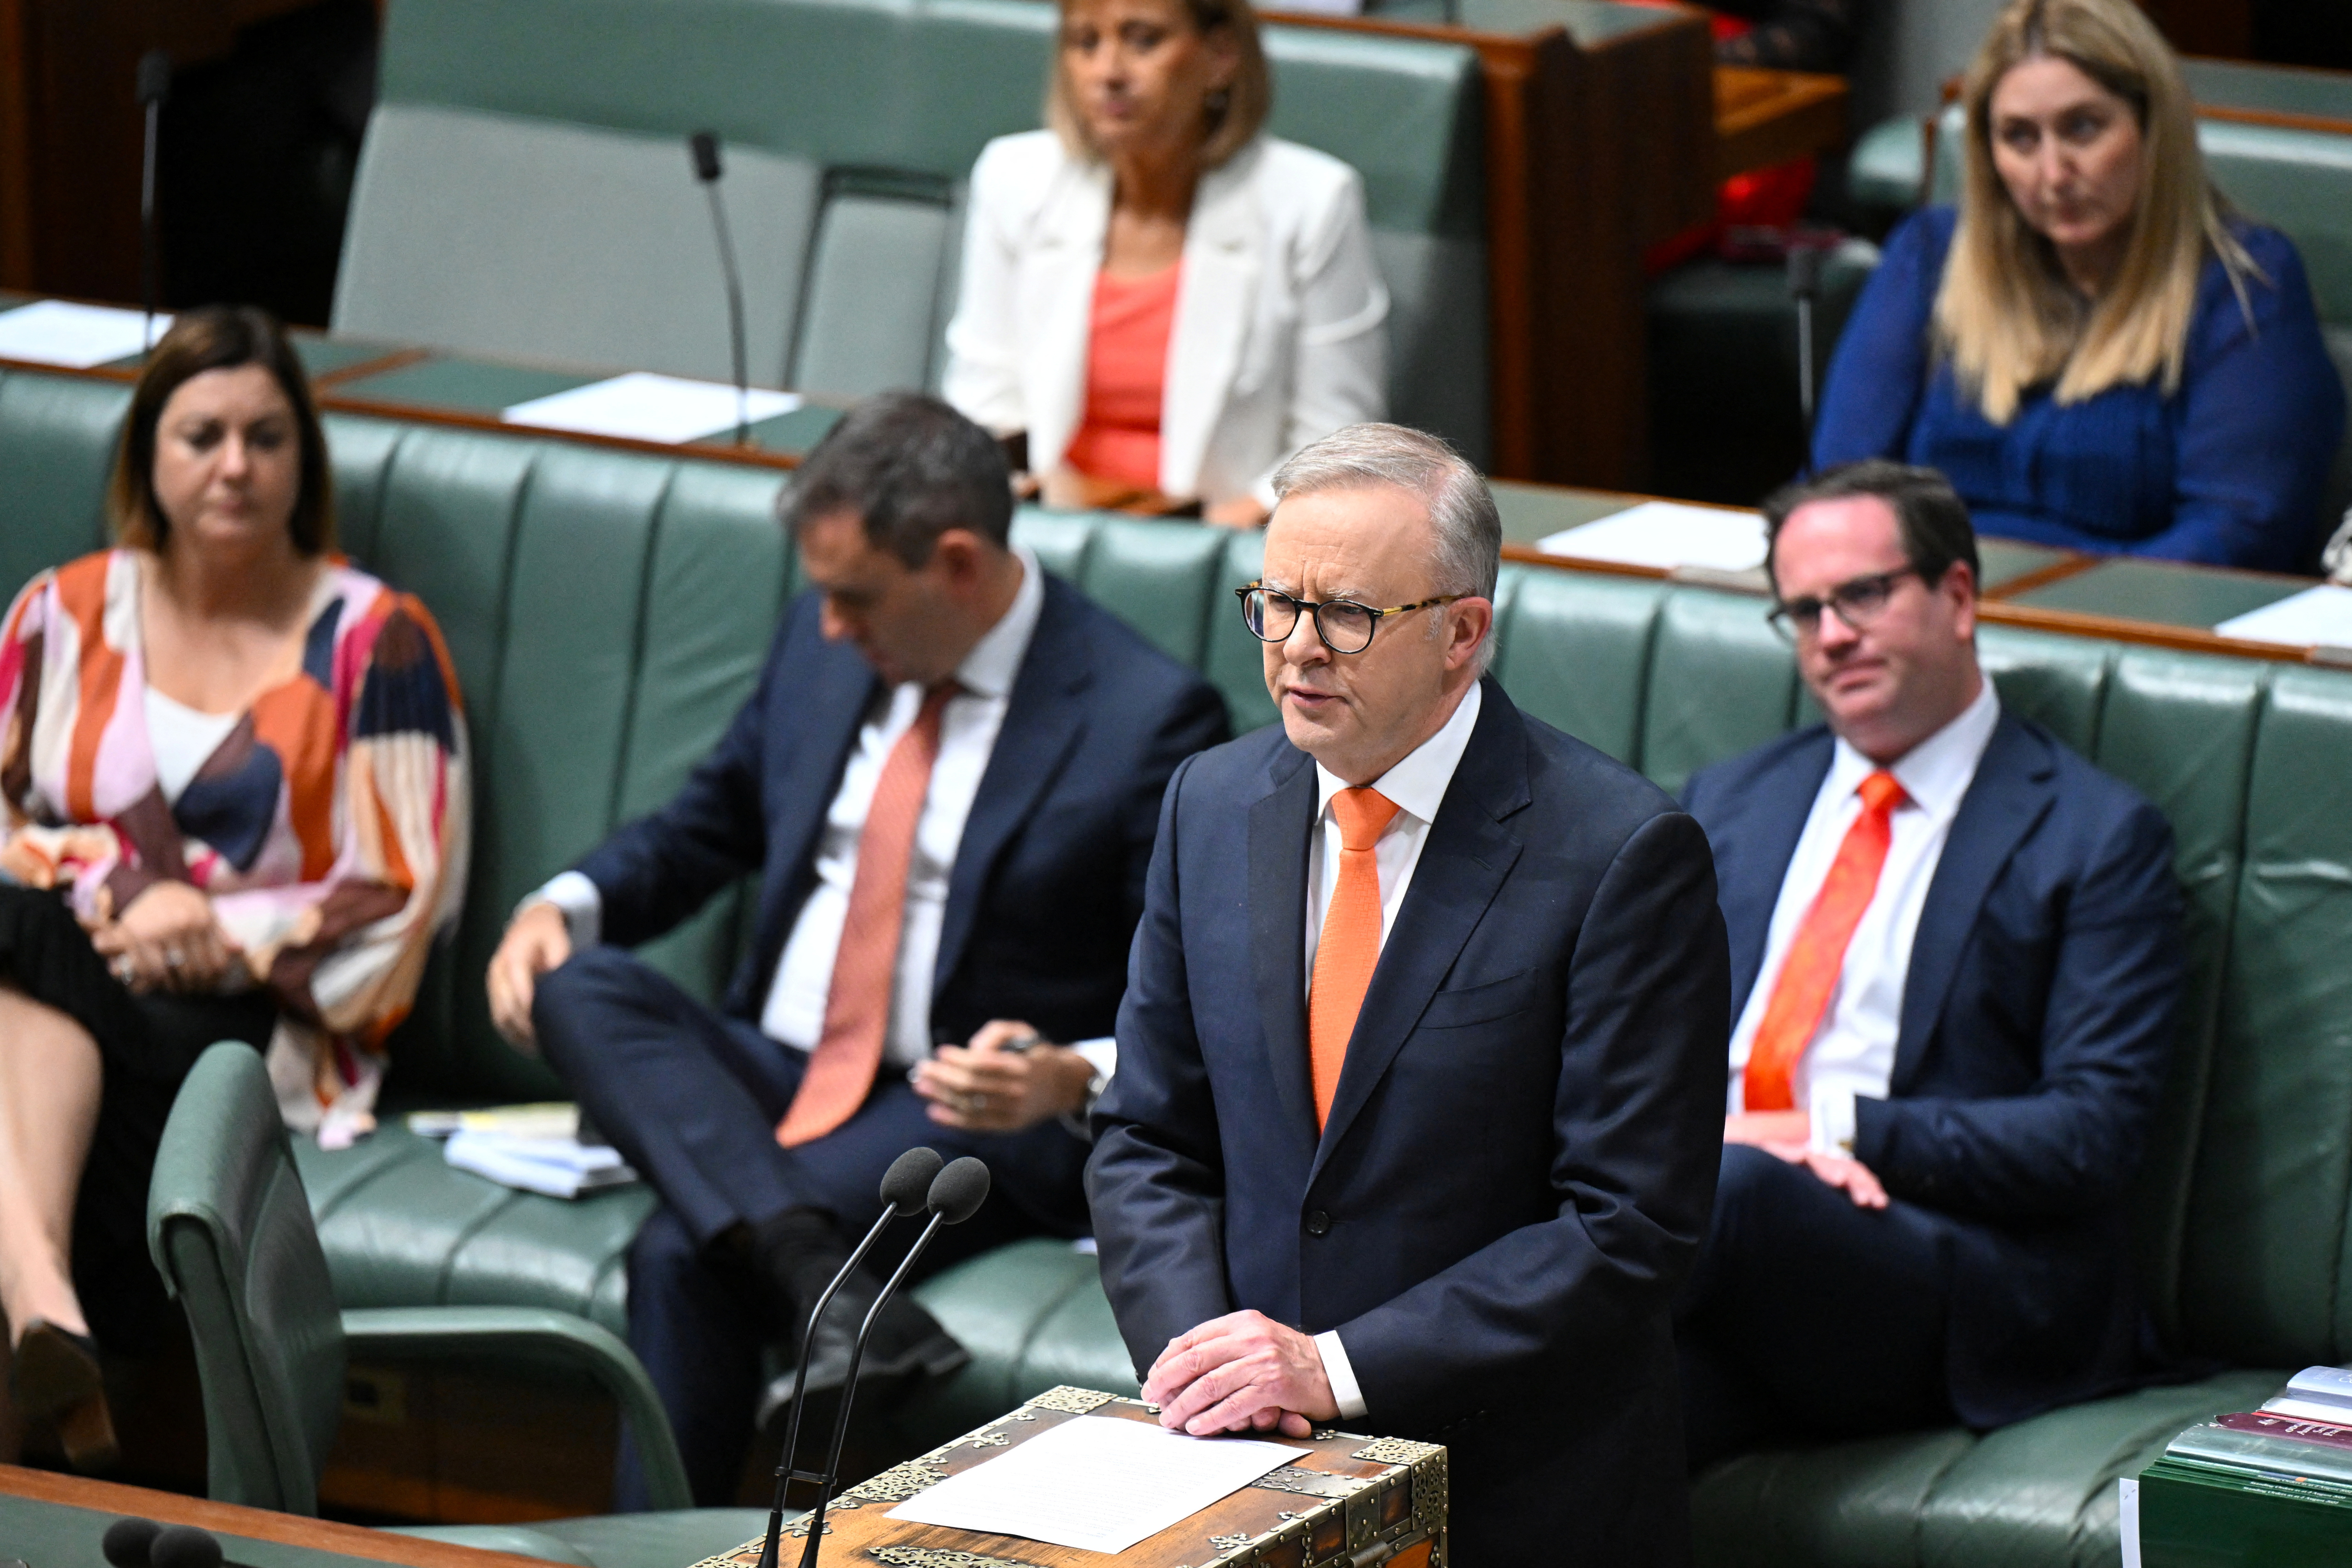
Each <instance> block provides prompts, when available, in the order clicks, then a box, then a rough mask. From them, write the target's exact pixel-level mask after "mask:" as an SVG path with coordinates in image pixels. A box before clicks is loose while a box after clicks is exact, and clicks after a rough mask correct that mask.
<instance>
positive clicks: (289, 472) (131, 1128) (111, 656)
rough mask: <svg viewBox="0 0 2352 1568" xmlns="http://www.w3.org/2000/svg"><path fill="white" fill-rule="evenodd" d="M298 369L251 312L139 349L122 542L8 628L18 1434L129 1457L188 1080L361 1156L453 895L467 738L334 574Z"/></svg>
mask: <svg viewBox="0 0 2352 1568" xmlns="http://www.w3.org/2000/svg"><path fill="white" fill-rule="evenodd" d="M107 510H108V512H109V514H110V521H111V522H112V525H113V530H114V535H115V539H116V541H117V543H116V545H115V547H114V548H113V549H111V550H105V551H100V552H96V553H94V554H90V555H86V556H83V557H82V558H81V559H79V560H78V561H74V562H70V563H67V564H66V565H63V566H60V567H58V568H56V569H55V570H54V571H49V572H44V573H42V574H40V575H38V576H37V577H35V578H34V579H33V580H32V582H31V583H29V584H26V586H25V588H24V590H23V592H21V593H20V594H18V595H16V602H15V604H14V605H11V606H10V608H9V610H8V613H7V617H6V619H5V622H0V1310H5V1315H6V1319H7V1321H8V1323H9V1324H10V1326H11V1330H12V1338H11V1340H10V1346H11V1350H12V1352H13V1353H12V1355H11V1358H10V1363H11V1364H10V1367H9V1379H8V1387H9V1392H10V1395H11V1403H12V1404H13V1405H15V1406H16V1414H17V1415H18V1416H19V1418H20V1419H26V1420H29V1421H33V1422H41V1421H47V1422H52V1423H54V1424H55V1426H56V1428H57V1432H58V1437H59V1439H60V1440H61V1442H62V1444H63V1446H64V1447H65V1450H66V1453H67V1456H68V1458H69V1459H70V1460H71V1461H72V1462H73V1463H74V1464H76V1465H77V1466H78V1467H81V1468H91V1467H95V1466H98V1465H102V1464H104V1463H106V1462H108V1461H109V1460H110V1458H111V1457H112V1455H113V1453H114V1451H115V1442H114V1434H113V1428H112V1422H111V1418H110V1415H109V1414H108V1411H107V1408H106V1400H105V1394H104V1390H103V1387H102V1385H101V1384H100V1377H99V1361H98V1348H99V1346H100V1345H101V1344H103V1345H106V1346H107V1347H108V1348H110V1349H113V1350H121V1351H124V1352H133V1353H136V1352H141V1351H143V1350H145V1349H146V1348H148V1346H149V1345H150V1344H151V1343H152V1340H153V1338H154V1336H155V1334H156V1332H157V1331H158V1330H159V1329H160V1327H161V1326H162V1323H163V1321H164V1314H165V1312H166V1310H167V1304H166V1301H165V1299H164V1296H163V1286H162V1282H161V1280H160V1279H158V1278H157V1276H156V1274H155V1271H154V1268H153V1267H152V1264H151V1263H150V1261H149V1259H148V1257H147V1250H146V1241H145V1237H144V1234H143V1233H144V1223H145V1213H146V1199H147V1184H148V1178H149V1175H150V1173H151V1172H152V1168H153V1163H154V1153H155V1147H156V1143H157V1141H158V1140H159V1138H160V1137H161V1135H162V1132H163V1121H164V1118H165V1116H166V1115H167V1114H168V1113H169V1111H170V1110H171V1104H172V1099H173V1094H174V1093H175V1092H176V1091H177V1089H178V1087H179V1084H180V1080H181V1079H182V1078H183V1077H184V1076H185V1074H186V1072H187V1069H188V1068H189V1066H190V1065H191V1064H192V1063H193V1062H194V1059H195V1057H196V1055H197V1054H198V1053H199V1052H201V1051H202V1050H203V1049H204V1048H205V1047H206V1046H209V1045H211V1044H212V1043H214V1042H215V1041H216V1040H222V1039H241V1040H245V1041H247V1042H249V1043H251V1044H252V1045H253V1046H254V1047H257V1048H258V1049H261V1050H264V1051H266V1052H267V1053H268V1060H269V1066H270V1071H271V1076H272V1078H273V1079H274V1080H275V1082H276V1083H277V1085H278V1096H279V1102H280V1105H281V1108H282V1109H283V1110H284V1111H285V1113H286V1117H287V1121H288V1122H289V1125H290V1126H293V1127H295V1128H297V1129H299V1130H302V1131H311V1132H315V1133H316V1134H317V1135H318V1136H319V1137H320V1141H321V1142H326V1143H330V1144H333V1143H338V1142H348V1141H349V1140H350V1139H351V1138H352V1137H353V1136H356V1135H357V1134H358V1133H360V1132H362V1131H366V1130H367V1128H368V1127H369V1126H370V1125H372V1117H371V1108H372V1106H373V1099H374V1093H375V1088H376V1084H377V1082H378V1080H379V1079H381V1077H382V1073H383V1041H384V1037H386V1035H388V1034H389V1033H390V1032H391V1030H392V1028H393V1026H394V1025H395V1024H397V1023H398V1022H399V1020H400V1019H401V1017H402V1016H404V1014H405V1013H406V1011H407V1008H408V1005H409V1002H410V1000H411V998H412V997H413V996H414V995H415V990H416V983H417V978H418V975H419V973H420V972H421V971H422V970H423V968H424V965H425V958H426V955H427V952H428V951H429V949H430V948H431V945H432V942H433V937H434V933H435V932H436V931H437V930H438V929H440V928H441V927H442V926H443V925H444V924H445V923H446V921H447V920H448V919H449V917H450V916H451V915H452V914H453V913H454V912H455V910H456V908H457V900H458V897H459V895H460V892H461V890H462V884H463V881H464V858H465V847H466V826H467V776H466V767H465V761H464V758H465V742H464V719H463V712H462V710H461V708H460V705H459V701H458V697H457V682H456V679H455V677H454V675H453V674H452V671H451V669H450V666H449V660H448V656H447V654H446V651H445V650H444V649H443V647H442V646H441V638H440V634H439V631H438V630H437V629H436V627H435V626H434V624H433V621H432V617H431V616H428V615H427V614H426V613H425V608H424V606H423V605H419V604H418V603H417V602H416V601H415V600H414V599H412V598H410V597H408V596H407V595H403V594H398V593H394V591H393V590H391V589H389V588H387V587H386V586H385V585H384V584H382V583H380V582H378V581H376V580H375V579H374V578H373V577H370V576H368V575H367V574H364V573H362V572H360V571H358V570H356V569H354V568H353V567H352V566H351V565H350V564H349V563H347V562H345V561H344V560H343V559H342V558H341V557H340V556H338V555H337V554H336V553H335V552H334V518H333V504H332V499H331V475H330V472H329V469H328V465H327V458H326V445H325V440H324V437H323V436H322V435H321V433H320V426H319V420H318V416H317V415H316V413H315V412H314V411H313V409H312V407H311V405H310V393H309V389H308V386H307V384H306V383H305V380H304V376H303V373H302V368H301V364H300V362H299V360H298V359H296V357H295V356H294V353H293V351H292V349H291V347H290V346H289V343H288V342H287V340H286V338H285V335H284V333H283V332H282V331H281V330H280V329H279V327H278V324H277V323H276V322H275V321H272V320H271V319H270V318H269V317H268V316H267V315H265V314H264V313H262V312H260V311H258V310H235V309H227V308H216V309H212V310H197V311H191V312H188V313H187V314H184V315H183V316H182V317H181V318H180V320H179V321H178V323H177V324H176V325H174V326H173V329H172V331H170V332H169V333H167V334H166V335H165V336H164V338H163V341H162V342H160V343H158V344H157V345H156V347H155V350H154V352H153V353H152V355H151V356H150V357H149V360H148V363H147V367H146V371H145V373H144V374H143V375H142V377H141V378H140V382H139V385H138V388H137V390H136V391H135V392H134V393H133V395H132V396H131V410H130V415H129V417H128V419H127V421H126V423H125V427H124V431H123V437H122V444H121V450H120V452H119V453H118V456H117V458H116V462H115V468H114V473H113V478H112V480H111V483H110V488H109V490H108V495H107Z"/></svg>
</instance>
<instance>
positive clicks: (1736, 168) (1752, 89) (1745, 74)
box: [1715, 66, 1847, 180]
mask: <svg viewBox="0 0 2352 1568" xmlns="http://www.w3.org/2000/svg"><path fill="white" fill-rule="evenodd" d="M1846 98H1847V94H1846V84H1845V78H1843V77H1842V76H1819V75H1815V74H1813V73H1811V72H1809V71H1782V70H1764V69H1761V68H1757V67H1753V66H1717V67H1716V68H1715V137H1716V163H1715V173H1716V177H1717V179H1725V180H1727V179H1729V178H1730V177H1731V176H1732V175H1734V174H1746V173H1748V171H1749V170H1750V169H1767V168H1770V167H1771V166H1772V165H1773V164H1775V163H1787V162H1789V161H1790V159H1792V158H1806V157H1811V156H1812V155H1814V154H1816V153H1826V152H1828V151H1829V150H1830V149H1832V148H1833V147H1837V146H1841V145H1843V143H1844V142H1845V138H1846Z"/></svg>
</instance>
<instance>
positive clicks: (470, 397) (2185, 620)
mask: <svg viewBox="0 0 2352 1568" xmlns="http://www.w3.org/2000/svg"><path fill="white" fill-rule="evenodd" d="M1555 3H1556V0H1555ZM27 298H28V297H24V296H16V297H12V296H8V295H5V294H0V310H5V309H7V308H8V307H9V306H10V305H12V304H21V303H25V302H26V299H27ZM296 345H297V348H298V350H299V352H300V353H301V355H302V358H303V361H304V363H306V364H307V365H309V366H310V370H311V372H312V374H313V376H314V378H315V383H316V385H317V387H318V395H319V406H320V408H322V409H325V410H327V411H329V412H332V413H338V414H356V415H364V416H372V417H376V418H384V419H397V420H404V421H407V422H411V423H416V424H426V425H441V426H453V427H456V428H460V429H469V430H478V431H482V432H485V433H496V434H499V435H505V436H514V437H523V438H527V439H533V440H547V441H562V442H569V443H575V444H585V445H589V446H599V447H611V448H616V449H619V450H624V451H635V452H643V453H646V454H648V455H651V456H656V457H665V458H678V457H693V458H700V459H704V460H707V461H711V462H720V463H734V464H740V465H744V466H748V467H753V468H793V467H794V466H795V465H796V464H797V463H798V462H799V461H800V454H801V453H803V452H805V451H806V450H807V449H808V448H809V447H812V446H814V444H815V443H816V441H817V440H818V438H819V437H822V436H823V435H824V431H825V430H826V429H827V428H829V427H830V426H831V423H832V421H833V420H834V419H835V418H837V417H838V416H839V407H838V405H836V404H834V403H819V402H815V401H812V403H811V404H810V405H807V406H804V407H803V408H801V409H799V410H797V411H796V412H794V413H792V414H788V415H784V416H780V417H778V418H776V419H772V420H767V421H763V422H762V423H761V424H758V425H755V426H752V428H751V435H752V442H753V444H752V445H751V446H750V447H736V446H734V445H733V444H732V442H731V437H730V436H719V437H711V438H709V439H707V440H704V441H699V442H695V443H691V444H688V445H686V446H672V445H667V444H664V443H659V442H653V441H634V440H625V439H621V438H618V437H603V436H582V435H575V434H572V433H569V432H564V431H556V430H537V429H533V428H531V427H530V426H520V425H509V424H506V423H504V422H503V421H501V420H500V419H499V416H498V410H499V408H501V407H504V406H507V405H509V404H511V403H513V402H517V401H520V400H522V399H524V398H528V397H533V396H540V395H545V394H547V393H550V392H559V391H563V390H565V389H567V388H569V387H573V386H580V385H584V384H587V383H589V382H591V381H594V380H598V379H601V378H602V377H604V376H605V375H608V374H613V373H612V372H611V371H609V370H602V369H594V368H589V367H583V366H578V365H568V366H567V365H548V364H539V365H531V364H517V363H499V362H492V361H483V360H473V359H468V358H465V357H463V356H458V355H449V354H441V353H436V352H434V351H430V350H425V349H417V348H402V347H399V346H397V345H391V344H384V343H374V342H354V341H352V340H348V339H337V338H329V337H324V336H321V335H319V334H316V333H298V334H296ZM16 370H22V371H26V372H29V373H32V374H41V375H57V376H65V377H73V378H79V379H84V380H99V381H108V382H113V383H116V384H129V383H130V382H131V381H132V380H134V379H135V378H136V374H137V371H136V366H135V364H134V363H121V364H113V365H101V366H99V367H97V368H95V369H91V370H72V369H67V368H63V367H60V366H57V365H44V364H19V363H14V362H10V361H0V371H16ZM1494 489H1495V500H1496V506H1497V508H1498V509H1499V510H1500V511H1501V512H1502V521H1503V553H1504V556H1505V557H1506V558H1507V559H1508V560H1512V561H1517V562H1520V563H1526V564H1529V565H1538V566H1545V567H1549V568H1552V569H1567V570H1574V571H1597V572H1607V573H1613V574H1619V575H1626V576H1635V577H1650V578H1664V577H1667V576H1669V575H1674V574H1669V573H1666V572H1664V571H1659V570H1656V569H1654V568H1651V567H1643V566H1624V565H1616V564H1612V563H1591V562H1568V561H1563V560H1560V559H1559V558H1556V557H1552V556H1547V555H1545V554H1543V553H1542V552H1540V551H1538V550H1537V549H1536V548H1535V546H1536V542H1537V541H1538V540H1540V539H1543V538H1544V537H1545V536H1547V535H1549V534H1552V533H1557V532H1559V531H1561V530H1563V529H1570V528H1574V527H1576V526H1578V525H1579V524H1580V523H1587V522H1591V521H1595V520H1596V519H1599V518H1603V517H1607V516H1609V515H1610V514H1611V513H1612V512H1617V511H1622V510H1624V509H1625V508H1627V507H1629V506H1633V505H1637V504H1639V503H1640V502H1642V501H1645V500H1659V499H1662V498H1659V497H1655V496H1649V495H1642V494H1638V493H1633V492H1629V491H1622V490H1613V489H1591V488H1577V487H1572V486H1566V485H1544V484H1532V483H1526V482H1520V481H1515V480H1503V479H1497V480H1496V481H1494ZM1734 510H1738V509H1734ZM1979 551H1980V552H1981V555H1982V558H1983V564H1984V568H1985V572H1984V590H1985V595H1984V600H1983V603H1982V605H1981V613H1982V616H1983V618H1984V619H1985V620H1987V621H1989V622H1991V623H1994V624H1996V625H2001V626H2027V627H2032V628H2036V629H2039V630H2043V631H2054V632H2065V633H2071V634H2074V635H2077V636H2084V637H2110V638H2114V639H2116V640H2118V641H2122V642H2130V643H2139V644H2143V645H2147V646H2150V647H2171V648H2180V649H2187V650H2190V651H2195V652H2200V653H2223V654H2231V655H2236V656H2239V657H2242V658H2269V659H2280V660H2293V661H2300V662H2311V663H2321V664H2333V663H2336V662H2338V661H2339V660H2340V659H2341V658H2342V657H2343V656H2342V655H2341V654H2340V653H2339V652H2336V651H2333V650H2325V649H2321V650H2315V649H2310V648H2303V647H2286V646H2284V645H2281V644H2274V643H2257V642H2247V641H2244V640H2242V639H2239V638H2234V637H2217V636H2215V635H2214V634H2213V632H2212V629H2211V628H2212V626H2214V625H2215V624H2216V623H2218V622H2220V621H2223V620H2226V619H2228V618H2229V617H2230V616H2234V615H2239V614H2242V613H2243V612H2244V611H2246V610H2250V609H2254V608H2257V607H2259V606H2261V605H2266V604H2270V603H2273V602H2274V601H2276V600H2279V599H2283V598H2284V597H2286V596H2287V595H2290V594H2293V593H2295V592H2297V591H2298V590H2300V589H2303V588H2305V587H2308V586H2310V585H2311V580H2310V579H2307V578H2301V577H2285V576H2280V575H2276V574H2269V573H2248V572H2230V571H2224V570H2221V569H2218V568H2213V567H2206V566H2191V565H2185V564H2181V563H2174V562H2162V561H2139V560H2135V559H2130V558H2122V557H2107V558H2101V557H2098V556H2091V555H2078V554H2074V553H2072V552H2066V551H2059V550H2050V549H2045V548H2043V547H2042V546H2039V545H2032V544H2023V543H2019V542H2013V541H2009V540H1998V539H1987V540H1982V541H1979ZM1681 575H1683V576H1685V578H1686V579H1688V580H1691V581H1695V582H1698V581H1703V582H1705V583H1706V584H1708V585H1710V586H1715V587H1721V588H1732V589H1735V590H1738V589H1745V590H1746V591H1748V592H1753V593H1758V594H1760V593H1762V592H1763V591H1764V584H1763V581H1762V578H1761V575H1760V574H1758V575H1756V576H1754V577H1752V578H1750V579H1748V580H1747V581H1745V582H1743V581H1740V580H1738V579H1737V578H1729V579H1727V578H1725V577H1723V576H1722V575H1720V574H1715V575H1709V574H1681ZM36 1568H38V1565H36Z"/></svg>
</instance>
